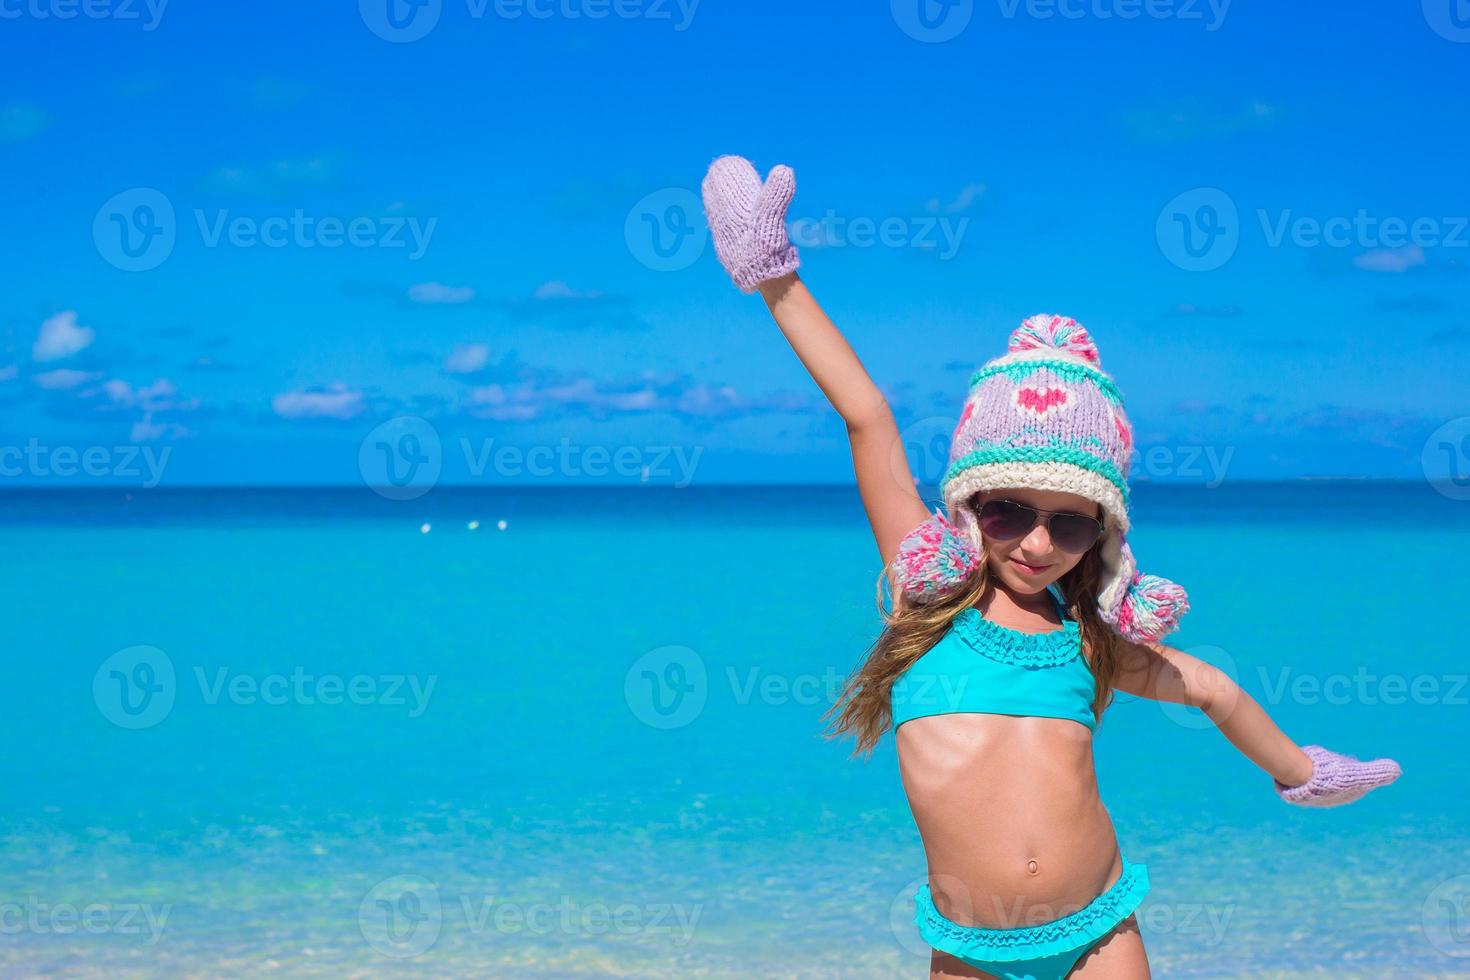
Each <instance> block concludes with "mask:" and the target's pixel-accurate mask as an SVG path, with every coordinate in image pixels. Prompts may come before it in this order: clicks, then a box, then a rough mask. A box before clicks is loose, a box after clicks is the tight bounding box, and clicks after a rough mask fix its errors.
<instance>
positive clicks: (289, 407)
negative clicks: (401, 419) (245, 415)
mask: <svg viewBox="0 0 1470 980" xmlns="http://www.w3.org/2000/svg"><path fill="white" fill-rule="evenodd" d="M366 407H367V406H366V405H365V404H364V402H363V397H362V392H360V391H353V390H352V389H350V388H348V387H347V386H346V385H342V384H335V385H332V386H331V387H329V388H325V389H321V388H317V389H301V390H297V391H285V392H282V393H281V394H279V395H277V396H276V397H275V398H273V399H271V408H273V409H274V410H275V413H276V414H277V415H279V416H280V417H281V418H283V419H350V418H354V417H356V416H358V415H361V414H362V413H363V410H364V409H365V408H366Z"/></svg>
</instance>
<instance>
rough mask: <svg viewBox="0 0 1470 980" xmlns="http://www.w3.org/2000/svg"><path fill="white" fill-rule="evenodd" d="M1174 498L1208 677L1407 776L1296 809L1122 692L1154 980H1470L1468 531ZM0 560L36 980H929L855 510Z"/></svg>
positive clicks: (132, 503) (529, 506)
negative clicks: (877, 677)
mask: <svg viewBox="0 0 1470 980" xmlns="http://www.w3.org/2000/svg"><path fill="white" fill-rule="evenodd" d="M1135 493H1136V499H1135V514H1136V522H1137V524H1138V530H1137V532H1136V533H1135V534H1134V535H1132V536H1131V538H1130V541H1131V542H1132V543H1133V545H1134V549H1135V552H1136V553H1137V554H1138V556H1139V560H1140V563H1141V565H1142V567H1143V568H1144V569H1145V570H1146V571H1152V572H1156V573H1158V574H1162V575H1166V576H1168V577H1170V578H1174V579H1176V580H1177V581H1179V582H1181V583H1183V584H1185V585H1186V586H1187V587H1188V588H1189V590H1190V594H1191V599H1192V603H1193V611H1192V612H1191V613H1190V615H1189V617H1188V618H1187V619H1186V624H1185V627H1184V629H1183V630H1182V631H1181V632H1180V633H1178V634H1176V635H1175V636H1174V637H1173V638H1172V639H1171V642H1172V643H1173V644H1174V645H1175V646H1178V647H1180V648H1182V649H1186V650H1190V651H1192V652H1195V653H1196V654H1197V655H1199V656H1202V657H1205V658H1206V659H1209V660H1211V662H1214V663H1217V664H1219V665H1221V666H1224V667H1225V668H1226V669H1228V670H1230V671H1231V673H1232V674H1233V675H1234V676H1236V677H1237V679H1238V680H1239V681H1240V682H1241V683H1242V685H1243V686H1244V687H1245V688H1246V690H1247V691H1249V692H1250V693H1251V694H1252V695H1253V696H1254V697H1255V698H1256V699H1257V700H1258V701H1260V702H1261V703H1262V704H1263V705H1265V706H1266V708H1267V709H1268V710H1269V711H1270V712H1271V714H1272V715H1273V717H1275V718H1276V719H1277V720H1278V722H1279V723H1280V724H1281V725H1282V727H1283V728H1284V729H1285V730H1286V731H1287V733H1288V734H1290V735H1291V736H1292V737H1293V738H1295V739H1296V740H1297V741H1298V742H1301V743H1307V742H1314V741H1316V742H1322V743H1325V744H1327V745H1329V746H1331V747H1333V748H1336V749H1337V750H1339V751H1343V752H1347V753H1350V754H1354V755H1358V756H1361V757H1371V756H1379V755H1388V756H1393V757H1394V758H1396V759H1398V760H1399V761H1400V762H1401V763H1402V765H1403V768H1404V776H1403V778H1402V779H1401V780H1400V781H1399V782H1398V783H1396V784H1395V785H1394V786H1392V787H1390V788H1388V789H1386V790H1383V791H1380V792H1378V793H1375V794H1373V795H1371V796H1370V797H1369V798H1367V799H1366V800H1364V801H1362V802H1360V803H1358V804H1355V805H1353V806H1350V807H1345V808H1341V809H1335V810H1326V811H1311V810H1301V809H1297V808H1291V807H1287V806H1285V805H1284V804H1282V803H1281V802H1280V801H1279V800H1277V798H1276V797H1275V795H1274V794H1273V793H1272V792H1271V790H1270V779H1269V777H1268V776H1266V775H1265V774H1264V773H1262V772H1261V771H1259V770H1257V769H1256V768H1255V767H1254V766H1253V765H1252V764H1251V763H1250V762H1248V761H1247V760H1245V759H1244V758H1243V757H1242V756H1240V755H1239V754H1238V753H1237V752H1236V751H1235V750H1234V749H1233V747H1231V746H1230V744H1229V743H1228V742H1226V741H1225V739H1224V738H1222V737H1221V736H1220V735H1219V734H1218V732H1216V731H1215V730H1214V729H1213V727H1212V726H1210V725H1209V723H1208V722H1207V721H1205V720H1204V719H1202V717H1201V716H1199V715H1198V713H1195V712H1191V711H1185V710H1182V709H1178V708H1174V707H1168V708H1166V707H1163V706H1160V705H1157V704H1153V703H1150V702H1146V701H1139V700H1136V699H1133V698H1131V697H1129V696H1126V695H1124V696H1120V697H1119V699H1118V701H1117V703H1115V704H1114V706H1113V707H1112V709H1110V711H1109V713H1108V714H1107V715H1106V716H1105V719H1104V723H1103V725H1102V727H1101V729H1100V730H1099V733H1098V737H1097V744H1096V751H1097V756H1098V774H1099V779H1100V782H1101V785H1102V790H1103V798H1104V801H1105V802H1106V803H1107V805H1108V808H1109V810H1110V811H1111V813H1112V816H1113V819H1114V822H1115V824H1116V825H1117V827H1118V832H1119V835H1120V844H1121V846H1122V848H1123V850H1124V853H1125V854H1127V855H1128V857H1129V858H1130V859H1131V860H1133V861H1136V862H1141V863H1144V864H1147V865H1148V868H1149V873H1150V878H1151V880H1152V883H1153V890H1152V892H1151V893H1150V895H1149V897H1148V898H1147V899H1146V900H1145V902H1144V904H1143V906H1142V908H1141V909H1140V912H1139V920H1140V923H1141V925H1142V928H1143V935H1144V940H1145V943H1146V945H1147V947H1148V950H1149V955H1150V959H1151V962H1152V963H1153V966H1154V972H1155V975H1158V976H1169V977H1174V976H1188V977H1224V976H1260V977H1288V976H1290V977H1296V976H1302V977H1306V976H1333V977H1351V976H1362V977H1369V976H1372V977H1381V976H1386V975H1413V976H1470V826H1467V819H1466V813H1467V812H1470V808H1467V806H1466V803H1467V796H1470V792H1467V790H1466V778H1465V777H1466V775H1467V773H1466V767H1465V763H1464V761H1463V760H1462V759H1461V758H1460V756H1459V755H1458V747H1460V746H1463V745H1464V744H1466V741H1467V736H1470V686H1467V685H1466V683H1465V676H1466V671H1467V668H1466V666H1465V664H1466V659H1465V656H1464V653H1463V645H1464V641H1463V636H1464V634H1463V630H1462V625H1461V624H1462V620H1463V611H1464V600H1463V597H1464V596H1465V595H1466V594H1467V592H1470V570H1467V567H1466V563H1465V562H1464V561H1463V556H1464V554H1465V553H1466V551H1467V547H1470V508H1467V507H1466V506H1465V505H1464V504H1463V503H1456V502H1453V501H1449V500H1446V499H1444V498H1443V497H1440V496H1438V495H1437V494H1435V493H1434V492H1433V491H1432V490H1431V489H1429V488H1428V487H1426V486H1424V485H1422V484H1373V483H1327V482H1311V483H1292V484H1277V485H1271V484H1255V485H1230V484H1227V485H1225V486H1222V487H1218V488H1215V489H1204V488H1199V487H1168V486H1159V485H1144V486H1140V487H1139V488H1137V489H1136V491H1135ZM501 519H504V520H505V521H506V527H505V529H504V530H503V531H502V530H499V529H497V527H496V522H497V521H498V520H501ZM0 520H3V521H4V533H3V534H0V559H3V562H0V569H3V571H0V577H3V584H4V594H5V595H6V596H7V598H8V599H9V606H10V617H9V619H10V624H9V625H10V630H9V644H8V646H9V651H8V652H9V662H10V663H11V664H12V665H13V667H14V669H13V671H12V673H11V678H12V683H11V684H9V685H7V686H6V687H5V689H4V693H3V695H0V735H3V737H4V745H5V746H6V748H7V750H8V751H6V753H5V755H4V762H3V766H4V773H3V778H0V804H3V805H0V881H3V882H4V883H5V884H4V895H3V896H0V901H3V902H4V903H5V905H4V907H3V909H0V911H3V915H0V930H3V932H4V934H5V935H4V942H3V943H0V973H3V974H4V975H7V976H22V975H25V976H29V975H36V974H59V975H67V976H108V977H116V976H145V975H159V974H169V975H184V976H200V977H203V976H218V975H238V974H244V973H249V974H254V973H257V972H262V971H263V970H266V969H272V970H273V971H274V972H276V973H277V974H279V975H291V976H333V977H338V976H379V975H383V976H400V975H401V976H442V975H458V976H525V977H531V976H537V977H544V976H596V975H611V976H637V977H647V976H670V975H680V976H709V977H716V976H752V975H762V976H764V975H771V976H776V975H779V976H809V977H836V976H843V977H848V976H895V975H910V976H919V975H923V971H924V968H925V965H926V963H927V954H926V953H924V951H923V950H922V948H921V947H920V946H919V945H918V940H917V937H916V935H915V932H914V930H913V926H912V924H911V919H912V910H913V901H912V894H913V889H914V888H915V887H916V886H917V884H918V881H919V879H920V876H921V875H922V873H923V870H924V863H923V852H922V849H921V847H920V844H919V840H918V836H917V833H916V831H915V829H914V826H913V822H912V819H911V818H910V816H909V813H908V810H907V807H906V805H905V803H904V799H903V795H902V791H901V787H900V785H899V781H898V777H897V771H896V766H895V764H894V758H893V746H892V740H891V738H890V739H886V740H885V741H884V743H883V744H882V745H881V746H880V748H879V750H878V752H877V753H876V754H875V756H874V757H873V758H872V759H871V760H869V761H866V762H863V761H852V760H850V759H849V758H848V752H849V748H848V745H847V744H846V743H838V742H830V741H826V740H824V739H823V738H822V737H821V731H822V723H821V718H820V716H821V714H822V712H823V711H824V710H825V708H826V706H827V705H828V704H829V703H830V701H831V698H832V696H833V695H834V694H835V688H836V686H837V685H838V684H839V683H840V681H841V678H842V677H843V676H845V675H846V673H847V672H848V671H849V670H850V669H851V668H852V667H853V666H855V665H856V663H857V662H858V661H859V660H860V659H861V657H862V656H863V654H864V651H865V649H866V646H867V644H868V643H870V642H871V640H872V639H873V637H874V635H875V633H876V629H877V625H878V623H877V619H876V615H875V613H874V611H873V605H872V603H873V599H872V596H873V589H874V582H875V579H876V576H877V574H878V571H879V569H878V562H877V557H876V552H875V551H874V549H873V546H872V542H871V539H870V538H869V536H868V533H867V530H866V525H865V523H864V521H863V517H862V512H861V508H860V506H859V503H858V501H857V498H856V494H855V492H854V491H853V490H852V489H851V488H820V487H818V488H812V487H779V488H760V489H745V488H742V489H709V488H705V489H696V488H688V489H682V490H665V489H653V488H648V489H639V490H627V489H595V490H594V489H560V490H545V491H529V490H497V491H485V490H458V491H456V490H447V489H440V490H436V491H435V492H434V493H433V494H431V495H429V496H428V497H425V498H423V499H422V500H419V501H415V502H411V503H405V502H389V501H384V500H381V499H379V498H377V497H375V496H373V495H372V494H371V493H369V492H368V491H366V490H361V491H352V490H341V491H281V490H276V491H178V490H175V491H168V492H162V491H154V492H152V493H145V494H139V493H137V492H135V493H134V495H133V497H132V499H127V497H126V496H125V495H124V494H122V493H113V492H85V493H82V492H70V493H56V492H40V491H36V492H24V493H8V494H6V495H4V496H3V497H0ZM470 520H479V521H480V522H481V526H480V529H479V530H475V531H470V530H468V529H467V527H466V523H467V522H468V521H470ZM425 522H428V523H429V524H430V525H431V532H430V533H428V534H421V533H420V530H419V529H420V525H421V524H423V523H425ZM170 670H171V671H172V678H171V679H170V677H169V671H170Z"/></svg>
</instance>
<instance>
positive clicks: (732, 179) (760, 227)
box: [702, 156, 801, 293]
mask: <svg viewBox="0 0 1470 980" xmlns="http://www.w3.org/2000/svg"><path fill="white" fill-rule="evenodd" d="M702 190H703V192H704V214H705V218H706V220H708V221H709V227H710V235H711V237H712V238H714V240H715V253H716V254H717V255H718V256H719V257H720V264H721V265H723V266H724V267H725V271H726V272H728V273H729V274H730V278H731V279H733V280H734V281H735V285H737V286H739V287H740V289H741V290H742V291H744V292H747V293H750V292H754V291H755V288H756V286H758V285H760V284H761V283H762V282H765V281H766V280H768V279H778V278H780V277H781V276H784V275H787V274H788V273H791V272H793V271H795V270H796V268H797V266H799V265H800V264H801V261H800V259H799V258H798V257H797V254H796V246H794V245H792V244H791V240H790V238H789V237H788V236H787V234H786V208H787V207H788V206H790V204H791V198H792V197H794V196H795V194H796V175H795V174H793V173H792V172H791V168H790V167H787V166H778V167H774V168H772V169H771V172H770V174H769V175H768V176H767V177H766V181H765V183H764V184H762V183H761V178H760V175H759V174H758V173H756V170H755V167H753V166H751V163H750V161H749V160H747V159H745V158H744V157H737V156H723V157H720V158H719V159H717V160H715V162H714V163H712V164H710V168H709V172H708V173H707V174H705V177H704V185H703V187H702Z"/></svg>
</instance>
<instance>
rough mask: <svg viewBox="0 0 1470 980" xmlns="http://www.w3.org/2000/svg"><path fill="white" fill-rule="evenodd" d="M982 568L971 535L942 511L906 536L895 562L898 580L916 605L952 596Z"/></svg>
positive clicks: (905, 594)
mask: <svg viewBox="0 0 1470 980" xmlns="http://www.w3.org/2000/svg"><path fill="white" fill-rule="evenodd" d="M960 520H961V521H962V522H963V520H964V518H963V517H961V518H960ZM979 567H980V552H979V550H978V549H977V548H976V547H975V545H974V544H973V543H972V540H971V535H970V534H969V533H967V531H965V530H961V529H960V528H958V527H956V526H955V525H953V524H951V523H950V522H949V519H948V518H946V517H945V516H944V513H943V512H942V511H939V510H935V512H934V516H932V517H930V518H929V519H928V520H927V521H925V522H924V523H922V524H920V525H919V526H918V527H916V528H914V529H913V530H912V531H910V532H909V533H908V534H906V535H904V538H903V540H902V541H901V542H899V545H898V554H897V555H895V556H894V559H893V570H894V581H895V583H896V584H897V586H898V588H899V590H900V591H901V592H902V593H903V594H904V596H905V597H906V598H907V599H908V600H909V601H911V602H914V603H925V602H931V601H933V600H934V599H937V598H940V597H941V596H945V595H948V594H950V593H951V592H953V591H954V590H955V589H957V588H959V587H960V586H961V585H963V584H964V583H965V581H966V580H967V579H968V578H969V577H970V576H971V575H972V574H973V573H974V572H975V570H976V569H977V568H979Z"/></svg>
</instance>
